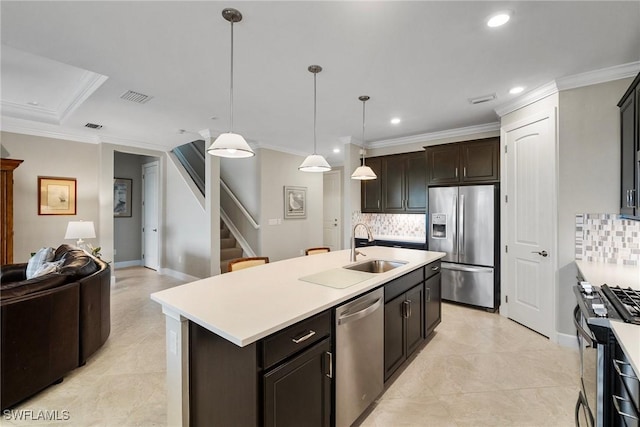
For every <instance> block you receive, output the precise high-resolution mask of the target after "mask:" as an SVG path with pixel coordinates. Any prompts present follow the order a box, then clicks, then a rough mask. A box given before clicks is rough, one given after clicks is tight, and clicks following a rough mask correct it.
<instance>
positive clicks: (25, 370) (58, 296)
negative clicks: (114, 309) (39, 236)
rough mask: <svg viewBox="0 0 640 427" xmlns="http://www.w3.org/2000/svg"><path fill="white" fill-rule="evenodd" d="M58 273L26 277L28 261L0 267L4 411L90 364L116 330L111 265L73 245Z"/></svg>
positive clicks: (62, 251)
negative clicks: (112, 299) (114, 329)
mask: <svg viewBox="0 0 640 427" xmlns="http://www.w3.org/2000/svg"><path fill="white" fill-rule="evenodd" d="M59 260H62V264H61V266H60V267H59V269H58V271H56V272H55V273H49V274H46V275H44V276H41V277H37V278H33V279H29V280H27V279H26V268H27V264H9V265H4V266H2V269H1V270H0V317H1V322H2V325H1V327H2V329H1V331H2V332H1V340H2V342H1V347H0V352H1V355H0V365H1V372H0V396H1V398H0V406H1V410H4V409H6V408H9V407H11V406H13V405H15V404H16V403H19V402H20V401H22V400H24V399H26V398H28V397H30V396H32V395H34V394H35V393H37V392H39V391H40V390H42V389H44V388H46V387H47V386H49V385H51V384H53V383H56V382H59V381H61V380H62V378H63V377H64V375H66V374H67V373H68V372H70V371H72V370H73V369H75V368H76V367H78V366H82V365H84V364H85V362H86V360H87V358H88V357H89V356H91V355H92V354H93V353H95V352H96V351H97V350H98V349H99V348H100V347H101V346H102V345H103V344H104V343H105V342H106V340H107V338H108V337H109V333H110V331H111V314H110V313H111V311H110V304H111V301H110V280H111V270H110V267H109V264H107V263H105V262H104V261H102V260H100V259H98V258H94V257H92V256H90V255H88V254H87V253H86V252H84V251H82V250H79V249H76V248H74V247H72V246H69V245H61V246H60V247H58V248H57V249H56V251H55V255H54V261H59Z"/></svg>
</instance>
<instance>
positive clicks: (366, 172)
mask: <svg viewBox="0 0 640 427" xmlns="http://www.w3.org/2000/svg"><path fill="white" fill-rule="evenodd" d="M358 99H359V100H360V101H362V165H361V166H359V167H358V168H357V169H356V170H355V171H354V172H353V174H351V179H359V180H368V179H376V178H377V176H376V174H375V172H373V170H372V169H371V168H370V167H369V166H367V165H365V164H364V152H365V151H366V147H367V144H366V143H365V142H364V103H365V102H367V101H368V100H369V97H368V96H367V95H362V96H360V97H358Z"/></svg>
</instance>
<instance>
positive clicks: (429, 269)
mask: <svg viewBox="0 0 640 427" xmlns="http://www.w3.org/2000/svg"><path fill="white" fill-rule="evenodd" d="M438 273H440V260H438V261H434V262H432V263H431V264H429V265H427V266H426V267H425V268H424V276H425V277H424V278H425V280H426V279H428V278H429V277H431V276H435V275H436V274H438Z"/></svg>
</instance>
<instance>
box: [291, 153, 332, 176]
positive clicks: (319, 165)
mask: <svg viewBox="0 0 640 427" xmlns="http://www.w3.org/2000/svg"><path fill="white" fill-rule="evenodd" d="M298 170H300V171H302V172H327V171H330V170H331V166H330V165H329V163H327V161H326V160H325V158H324V157H322V156H321V155H320V154H311V155H309V156H307V158H306V159H304V162H302V164H301V165H300V166H298Z"/></svg>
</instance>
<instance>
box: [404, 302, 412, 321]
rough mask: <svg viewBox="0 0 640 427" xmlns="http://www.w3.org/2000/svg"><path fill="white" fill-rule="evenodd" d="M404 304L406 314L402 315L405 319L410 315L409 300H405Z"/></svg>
mask: <svg viewBox="0 0 640 427" xmlns="http://www.w3.org/2000/svg"><path fill="white" fill-rule="evenodd" d="M404 305H405V307H406V310H405V313H406V314H405V316H404V317H405V319H408V318H409V317H411V300H410V299H408V300H406V301H405V302H404Z"/></svg>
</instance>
